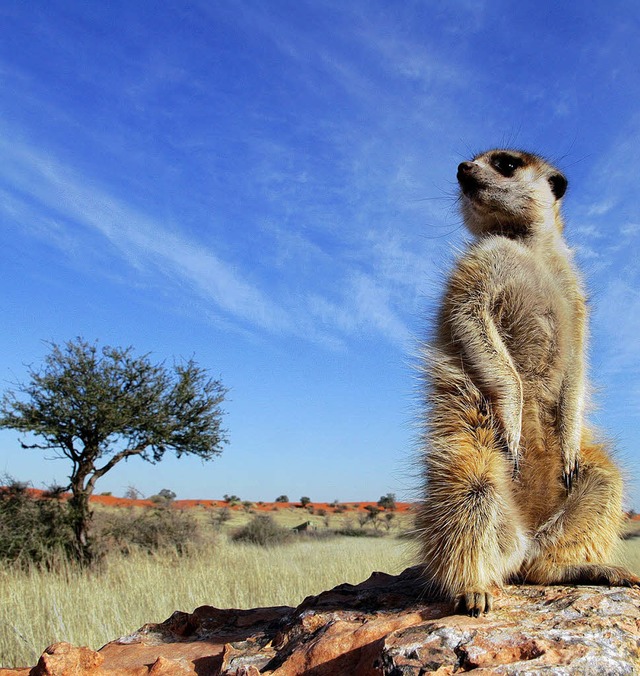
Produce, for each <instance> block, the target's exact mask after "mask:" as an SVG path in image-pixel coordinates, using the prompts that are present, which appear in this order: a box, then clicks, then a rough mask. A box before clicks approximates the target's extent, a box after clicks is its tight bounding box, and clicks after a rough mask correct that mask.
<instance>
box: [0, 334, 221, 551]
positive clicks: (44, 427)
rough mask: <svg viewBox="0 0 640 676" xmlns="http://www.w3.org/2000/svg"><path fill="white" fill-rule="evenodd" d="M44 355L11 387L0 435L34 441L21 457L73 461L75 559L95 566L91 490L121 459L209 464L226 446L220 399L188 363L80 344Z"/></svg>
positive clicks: (0, 416)
mask: <svg viewBox="0 0 640 676" xmlns="http://www.w3.org/2000/svg"><path fill="white" fill-rule="evenodd" d="M50 347H51V350H50V352H49V354H48V355H47V356H46V357H45V360H44V366H43V367H42V368H40V369H34V368H32V367H30V368H29V371H28V373H29V377H30V379H29V382H27V383H18V384H16V386H15V388H14V389H11V390H8V391H7V392H6V393H5V394H4V396H3V398H2V401H1V402H0V427H6V428H11V429H15V430H18V431H20V432H22V433H23V434H33V435H35V437H36V438H38V441H37V442H36V443H26V442H25V441H21V445H22V447H23V448H37V449H43V450H53V451H54V452H55V457H58V458H67V459H68V460H70V461H71V472H70V474H69V482H70V483H69V486H68V489H70V490H71V493H72V497H71V499H70V501H69V506H70V508H71V510H72V515H73V527H74V534H75V540H76V547H77V555H78V558H79V560H80V561H81V562H83V563H90V562H91V560H92V558H93V551H92V547H91V539H90V534H89V527H90V524H91V509H90V507H89V498H90V496H91V494H92V493H93V491H94V489H95V485H96V481H97V480H98V479H99V478H100V477H102V476H104V475H105V474H106V473H107V472H108V471H109V470H111V469H113V467H115V466H116V465H117V464H118V463H119V462H120V461H121V460H125V459H127V458H131V457H133V456H140V457H141V458H142V459H143V460H146V461H148V462H151V463H155V462H158V461H159V460H161V459H162V457H163V456H164V454H165V452H167V451H172V452H174V453H175V454H176V456H177V457H180V456H182V455H184V454H190V455H196V456H199V457H200V458H202V459H204V460H209V459H211V458H213V457H214V456H217V455H220V453H221V452H222V446H223V445H224V444H225V443H226V442H227V437H226V430H224V429H222V427H221V422H222V416H223V411H222V409H221V408H220V405H221V404H222V402H223V400H224V397H225V395H226V392H227V390H226V389H225V388H224V387H223V386H222V384H221V383H220V381H218V380H214V379H212V378H210V377H209V376H208V374H207V372H206V370H205V369H203V368H201V367H199V366H198V365H197V364H195V363H194V362H193V360H189V361H187V362H184V363H177V364H174V365H173V368H169V367H167V366H165V365H164V364H162V363H161V364H152V363H151V361H150V360H149V357H148V355H143V356H141V357H136V356H135V355H134V354H133V348H131V347H128V348H118V347H109V346H105V347H103V348H102V349H100V350H99V349H98V348H97V346H96V345H95V344H91V343H88V342H87V341H85V340H83V339H82V338H77V339H76V340H73V341H68V342H67V343H65V344H64V345H58V344H56V343H51V344H50Z"/></svg>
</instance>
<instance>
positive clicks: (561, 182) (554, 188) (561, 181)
mask: <svg viewBox="0 0 640 676" xmlns="http://www.w3.org/2000/svg"><path fill="white" fill-rule="evenodd" d="M549 184H550V185H551V192H552V193H553V194H554V195H555V196H556V199H557V200H559V199H560V198H561V197H562V196H563V195H564V194H565V192H567V179H566V178H565V177H564V176H563V175H562V174H553V176H549Z"/></svg>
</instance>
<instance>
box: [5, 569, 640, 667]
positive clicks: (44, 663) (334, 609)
mask: <svg viewBox="0 0 640 676" xmlns="http://www.w3.org/2000/svg"><path fill="white" fill-rule="evenodd" d="M421 589H422V586H421V580H420V577H419V575H418V571H417V569H415V568H410V569H408V570H406V571H405V572H404V573H402V574H401V575H397V576H391V575H386V574H383V573H374V574H373V575H372V576H371V577H370V578H369V579H368V580H367V581H365V582H363V583H361V584H359V585H356V586H353V585H349V584H343V585H340V586H338V587H336V588H335V589H332V590H331V591H327V592H324V593H322V594H320V595H319V596H312V597H309V598H307V599H305V600H304V601H303V602H302V604H301V605H300V606H298V607H297V608H295V609H294V608H289V607H287V606H280V607H274V608H257V609H253V610H219V609H217V608H213V607H210V606H202V607H201V608H197V609H196V610H195V611H194V612H193V613H182V612H176V613H174V614H173V615H172V616H171V617H170V618H169V619H168V620H166V621H165V622H163V623H161V624H149V625H145V626H144V627H142V628H141V629H140V630H138V631H137V632H135V633H134V634H132V635H130V636H126V637H123V638H120V639H117V640H115V641H112V642H111V643H108V644H107V645H106V646H104V647H103V648H102V649H101V650H99V651H98V652H94V651H92V650H90V649H88V648H75V647H73V646H70V645H69V644H65V643H58V644H55V645H53V646H51V647H50V648H47V650H46V651H45V653H44V654H43V656H42V657H41V659H40V661H39V662H38V664H37V666H35V667H34V668H33V669H31V670H29V669H25V670H6V669H0V676H13V675H14V674H15V675H16V676H18V675H20V676H26V675H27V674H29V676H67V675H71V674H73V675H74V676H75V675H78V676H80V675H84V674H86V675H87V676H147V675H149V676H169V675H173V674H175V675H176V676H181V675H182V674H184V675H186V674H194V675H195V674H198V675H199V676H204V675H208V674H210V675H212V676H213V675H220V676H259V675H261V674H268V675H272V676H293V675H298V674H310V675H312V676H336V675H337V676H340V675H342V674H344V675H345V676H383V675H384V674H387V675H389V676H413V675H415V676H418V675H420V676H426V675H427V674H438V675H439V676H440V675H448V674H457V673H462V672H467V671H474V673H477V674H479V675H480V674H481V675H483V676H484V675H498V674H509V675H514V674H543V673H544V674H563V675H566V676H569V675H571V674H576V675H578V674H579V675H581V676H583V675H585V674H589V675H594V676H595V675H598V674H602V675H603V676H605V675H606V676H616V675H622V674H635V673H640V655H639V650H638V645H639V643H640V590H638V589H627V588H611V589H609V588H607V587H538V586H522V587H515V586H510V587H507V588H506V589H505V590H504V591H503V592H501V593H499V594H498V595H497V598H496V600H495V605H494V610H493V612H492V613H490V614H489V615H486V616H483V617H480V618H477V619H474V618H470V617H466V616H462V615H451V606H450V605H449V604H447V603H443V602H440V601H437V600H436V601H434V600H429V599H426V598H421Z"/></svg>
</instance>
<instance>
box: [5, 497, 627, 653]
mask: <svg viewBox="0 0 640 676" xmlns="http://www.w3.org/2000/svg"><path fill="white" fill-rule="evenodd" d="M103 510H104V508H103ZM110 511H116V510H115V509H114V508H110V509H107V510H106V511H103V512H102V513H100V512H99V513H98V515H97V516H98V518H101V517H105V516H109V513H110ZM189 511H190V512H191V513H192V514H193V515H194V517H195V518H196V519H197V520H198V521H199V522H200V525H201V537H200V540H199V542H198V543H197V544H196V545H195V546H193V547H191V548H189V549H188V550H187V551H185V552H183V553H182V554H179V553H177V551H176V549H175V547H174V548H163V549H161V550H159V551H157V552H155V553H149V552H148V551H145V550H144V549H142V548H136V547H131V548H128V549H127V550H122V549H121V548H112V549H111V550H110V551H108V552H107V553H106V555H105V556H104V559H103V560H102V562H101V564H100V565H99V566H98V567H96V568H95V569H93V570H86V569H85V570H83V569H80V568H78V567H77V566H75V565H72V564H69V563H65V562H59V563H57V564H56V565H54V566H53V568H52V569H51V570H43V569H41V568H40V569H39V568H36V567H31V568H24V567H19V566H13V567H12V566H9V567H6V568H4V569H3V570H2V571H0V664H1V665H2V666H24V665H28V664H35V662H36V661H37V659H38V657H39V655H40V654H41V653H42V651H43V649H44V648H45V647H46V646H47V645H50V644H51V643H54V642H56V641H69V642H71V643H74V644H77V645H87V646H90V647H91V648H94V649H96V648H99V647H101V646H102V645H103V644H105V643H106V642H108V641H110V640H113V639H114V638H116V637H119V636H124V635H126V634H127V633H130V632H132V631H134V630H135V629H137V628H139V627H141V626H142V625H143V624H145V623H147V622H161V621H163V620H164V619H166V618H167V617H169V616H170V615H171V614H172V613H173V612H174V611H175V610H183V611H187V612H191V611H192V610H193V609H194V608H196V607H198V606H200V605H213V606H217V607H220V608H231V607H233V608H250V607H257V606H273V605H289V606H295V605H297V604H299V603H300V602H301V601H302V600H303V599H304V598H305V597H306V596H308V595H311V594H317V593H319V592H321V591H323V590H325V589H329V588H331V587H333V586H335V585H337V584H340V583H343V582H350V583H358V582H360V581H362V580H364V579H366V578H367V577H368V576H369V575H370V574H371V573H372V572H373V571H385V572H388V573H398V572H400V571H401V570H403V569H404V568H405V567H406V566H408V565H411V563H412V555H413V552H412V548H411V544H410V540H408V539H406V538H403V537H400V535H401V533H403V532H405V531H406V530H407V529H409V528H410V526H411V515H410V513H408V512H400V513H395V515H394V517H393V519H391V520H390V522H389V523H387V525H385V524H384V523H382V522H381V523H379V524H378V531H377V532H378V534H379V535H380V536H379V537H354V536H352V537H347V536H344V535H333V534H332V533H331V531H333V530H339V529H344V528H346V529H347V530H349V529H351V530H352V532H353V531H354V532H356V533H357V532H359V531H362V532H369V533H374V527H373V525H372V524H371V523H365V524H362V525H361V524H359V523H357V517H358V510H355V509H350V510H347V511H344V512H342V513H335V512H328V513H325V514H322V513H321V514H313V515H309V516H307V512H305V511H302V510H300V509H299V508H295V507H292V506H287V507H284V508H281V509H278V510H277V511H269V512H268V513H269V514H271V515H273V518H274V521H276V523H278V524H279V525H281V526H284V527H286V528H288V529H290V528H291V527H292V526H295V525H298V524H300V523H301V522H303V521H305V520H309V521H311V522H312V524H313V525H315V527H316V528H315V530H314V531H313V532H312V533H311V534H310V535H297V536H294V537H291V538H290V539H289V541H288V542H287V543H285V544H281V545H275V546H270V547H263V546H258V545H255V544H247V543H245V542H239V541H234V540H233V539H232V537H231V535H232V534H233V533H237V532H238V530H239V529H240V528H242V526H244V525H246V524H247V523H248V522H249V521H250V520H251V519H252V518H253V516H254V515H253V514H252V513H251V512H252V511H254V510H248V509H235V510H228V511H227V512H226V513H224V512H221V511H220V509H211V508H210V509H207V508H204V507H202V506H200V507H195V508H193V509H192V510H189ZM322 511H325V510H322ZM360 511H361V510H360ZM220 515H223V516H224V518H218V517H219V516H220ZM381 516H382V518H383V517H384V514H383V515H381ZM379 518H380V515H379ZM387 526H388V530H387ZM629 531H630V535H632V536H634V535H640V522H630V523H629ZM619 559H620V562H624V563H625V564H626V565H628V566H629V567H630V568H631V569H632V570H633V571H634V572H636V573H638V574H640V538H636V537H630V538H629V539H626V540H624V541H623V542H622V543H621V547H620V554H619Z"/></svg>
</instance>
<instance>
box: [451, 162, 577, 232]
mask: <svg viewBox="0 0 640 676" xmlns="http://www.w3.org/2000/svg"><path fill="white" fill-rule="evenodd" d="M457 178H458V183H459V184H460V189H461V200H462V206H461V211H462V216H463V218H464V222H465V225H466V226H467V228H468V229H469V230H470V231H471V232H472V233H473V234H474V235H485V234H501V235H506V236H508V237H525V236H527V235H530V234H534V233H535V232H538V231H540V230H541V229H544V228H549V227H555V228H559V229H560V230H562V220H561V218H560V200H561V198H562V196H563V195H564V193H565V191H566V189H567V179H566V178H565V177H564V175H563V174H562V173H561V172H560V171H558V169H556V168H555V167H552V166H551V165H550V164H548V163H547V162H546V161H545V160H543V159H542V158H540V157H538V156H537V155H533V154H531V153H525V152H522V151H520V150H489V151H487V152H485V153H481V154H480V155H476V156H475V157H474V158H473V160H471V161H470V162H462V163H461V164H460V165H459V166H458V174H457Z"/></svg>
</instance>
